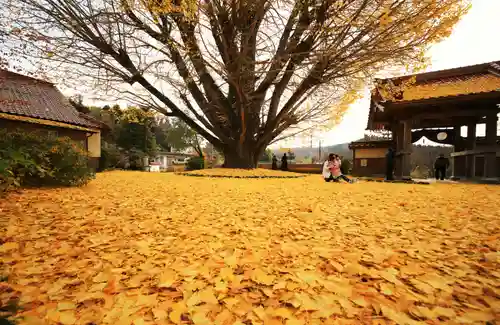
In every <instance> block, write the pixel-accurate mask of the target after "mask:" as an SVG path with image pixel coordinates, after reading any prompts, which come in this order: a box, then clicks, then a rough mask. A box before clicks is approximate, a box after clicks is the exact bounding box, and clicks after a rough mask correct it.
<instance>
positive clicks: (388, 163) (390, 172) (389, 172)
mask: <svg viewBox="0 0 500 325" xmlns="http://www.w3.org/2000/svg"><path fill="white" fill-rule="evenodd" d="M394 156H395V154H394V149H392V147H389V149H387V153H386V154H385V179H386V180H388V181H392V180H394Z"/></svg>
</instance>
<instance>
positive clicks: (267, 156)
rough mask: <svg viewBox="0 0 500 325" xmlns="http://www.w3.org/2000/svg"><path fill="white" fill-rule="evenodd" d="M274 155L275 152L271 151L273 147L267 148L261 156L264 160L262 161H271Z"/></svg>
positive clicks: (261, 159)
mask: <svg viewBox="0 0 500 325" xmlns="http://www.w3.org/2000/svg"><path fill="white" fill-rule="evenodd" d="M272 156H273V152H272V151H271V149H266V151H264V152H263V153H262V155H261V156H260V161H262V162H270V161H271V158H272Z"/></svg>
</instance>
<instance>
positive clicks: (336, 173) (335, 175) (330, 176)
mask: <svg viewBox="0 0 500 325" xmlns="http://www.w3.org/2000/svg"><path fill="white" fill-rule="evenodd" d="M341 164H342V162H341V160H340V157H339V156H338V155H336V154H333V153H331V154H329V155H328V160H327V161H325V163H324V164H323V178H324V179H325V181H326V182H330V181H334V182H338V181H339V180H340V179H343V180H344V181H346V182H348V183H353V181H352V180H350V179H349V178H348V177H347V176H345V175H343V174H342V172H341V171H340V166H341Z"/></svg>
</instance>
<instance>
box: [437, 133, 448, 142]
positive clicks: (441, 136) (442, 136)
mask: <svg viewBox="0 0 500 325" xmlns="http://www.w3.org/2000/svg"><path fill="white" fill-rule="evenodd" d="M447 137H448V134H447V133H446V132H439V133H438V134H437V139H438V140H439V141H444V140H446V138H447Z"/></svg>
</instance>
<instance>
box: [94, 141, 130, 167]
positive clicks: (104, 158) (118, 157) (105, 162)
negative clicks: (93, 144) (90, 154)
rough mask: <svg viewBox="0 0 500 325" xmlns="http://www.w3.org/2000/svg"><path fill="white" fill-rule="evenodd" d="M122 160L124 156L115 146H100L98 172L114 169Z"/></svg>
mask: <svg viewBox="0 0 500 325" xmlns="http://www.w3.org/2000/svg"><path fill="white" fill-rule="evenodd" d="M124 159H125V157H124V155H123V154H122V153H121V152H120V149H119V148H118V147H116V145H107V146H102V147H101V158H100V159H99V171H102V170H106V169H110V168H116V167H118V166H119V165H120V162H121V161H123V160H124Z"/></svg>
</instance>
